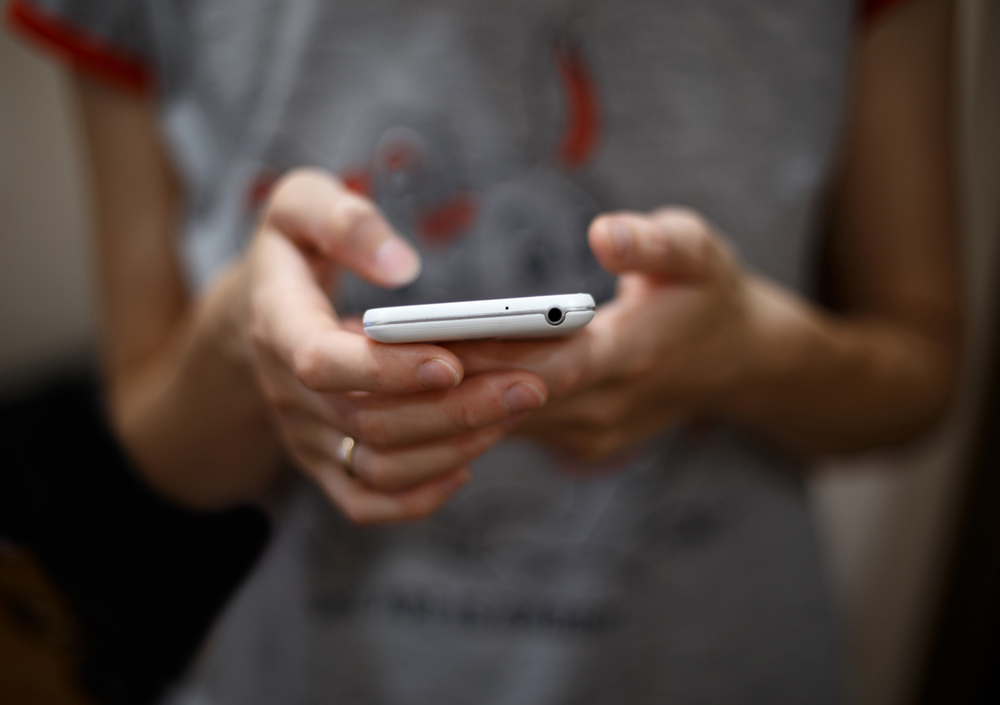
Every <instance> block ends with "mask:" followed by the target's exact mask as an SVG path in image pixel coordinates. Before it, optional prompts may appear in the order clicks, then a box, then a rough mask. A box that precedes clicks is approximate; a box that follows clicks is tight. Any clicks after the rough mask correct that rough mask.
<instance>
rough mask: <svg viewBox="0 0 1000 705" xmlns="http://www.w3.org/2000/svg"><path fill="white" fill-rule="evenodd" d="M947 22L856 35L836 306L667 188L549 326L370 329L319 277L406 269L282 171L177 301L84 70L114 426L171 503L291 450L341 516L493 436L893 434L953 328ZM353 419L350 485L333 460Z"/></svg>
mask: <svg viewBox="0 0 1000 705" xmlns="http://www.w3.org/2000/svg"><path fill="white" fill-rule="evenodd" d="M950 18H951V5H950V3H949V2H945V1H943V0H914V1H913V2H911V3H909V4H906V5H904V6H903V7H901V8H898V9H894V10H891V11H889V12H887V13H885V14H884V16H882V17H880V18H879V19H878V21H877V22H876V23H875V24H874V25H873V26H872V27H870V28H868V29H866V30H865V31H864V32H863V34H862V35H861V36H860V37H859V40H858V44H857V48H856V54H855V57H854V60H855V61H854V68H855V77H854V87H855V89H854V97H853V101H852V103H851V110H850V114H849V121H848V127H847V130H846V133H845V136H844V140H843V149H842V154H841V160H840V163H839V168H838V173H837V179H836V180H835V186H836V188H835V189H834V194H833V201H832V215H833V229H832V235H831V239H830V243H829V248H828V250H829V251H828V257H827V266H828V268H829V273H830V280H831V282H832V283H833V290H832V294H833V298H834V301H835V302H836V303H837V305H838V311H837V313H834V312H832V311H829V310H824V309H821V308H819V307H818V306H816V305H814V304H812V303H809V302H807V301H805V300H803V299H802V298H801V297H799V296H798V295H796V294H794V293H792V292H789V291H787V290H784V289H782V288H780V287H779V286H777V285H776V284H774V283H772V282H769V281H767V280H766V279H764V278H762V277H760V276H757V275H755V274H753V273H751V272H748V271H747V270H746V269H745V268H744V267H742V266H741V264H740V262H739V260H738V258H737V257H736V256H735V255H734V254H733V252H732V250H731V249H730V248H729V247H728V246H727V245H726V243H725V239H724V237H723V236H721V235H720V234H719V233H717V232H715V230H714V229H713V228H712V226H711V224H710V223H708V222H706V220H705V219H704V218H703V217H701V216H700V215H699V214H697V213H694V212H692V211H689V210H686V209H683V208H676V207H668V208H664V209H661V210H657V211H655V212H653V213H633V212H621V213H611V214H606V215H603V216H601V217H599V218H598V219H596V220H595V221H594V222H593V223H592V225H591V227H590V231H589V239H590V245H591V248H592V249H593V251H594V254H595V255H596V257H597V259H598V261H599V262H600V263H601V264H602V266H604V267H605V268H606V269H608V270H609V271H611V272H614V273H617V274H619V275H620V286H619V290H618V294H617V296H616V297H615V298H614V300H612V301H611V302H609V303H608V304H607V305H605V306H603V307H601V308H600V310H599V311H598V313H597V315H596V316H595V318H594V320H593V321H592V322H591V324H590V325H589V326H588V327H587V328H586V329H584V331H582V332H581V333H580V334H578V335H576V336H574V337H572V338H570V339H566V340H562V341H547V342H516V343H514V342H504V343H498V342H465V343H458V344H453V345H448V346H436V345H396V346H388V345H381V344H378V343H375V342H373V341H370V340H368V339H367V338H365V337H364V336H363V335H361V334H360V333H359V330H358V325H357V322H356V321H341V320H340V319H339V318H338V316H337V313H336V311H334V309H333V308H332V306H331V304H330V302H329V298H328V296H327V295H326V293H325V292H327V291H329V290H330V288H331V287H333V286H335V284H336V278H337V276H338V273H339V272H341V271H343V270H351V271H353V272H356V273H357V274H358V275H360V276H361V277H363V278H365V279H367V280H368V281H370V282H373V283H375V284H377V285H380V286H386V287H394V286H400V285H402V284H405V283H407V282H409V281H412V280H413V279H414V278H415V277H416V276H417V275H418V274H419V267H420V263H419V260H418V258H417V255H416V254H415V252H414V251H413V250H412V249H411V248H410V247H409V246H408V245H407V244H406V243H405V242H404V241H403V240H402V239H401V238H399V236H398V235H396V234H395V233H394V232H393V231H392V229H391V227H390V226H389V225H388V224H387V222H386V221H385V220H384V219H383V218H382V216H381V215H380V214H379V213H378V211H377V210H376V208H375V207H374V206H373V205H372V204H371V203H370V202H368V201H366V200H364V199H362V198H360V197H358V196H356V195H353V194H351V193H350V192H348V191H347V190H346V189H345V188H344V187H343V186H342V185H341V184H340V183H339V182H338V181H337V180H336V179H335V178H334V177H332V176H330V175H329V174H325V173H323V172H320V171H316V170H297V171H294V172H292V173H290V174H288V175H286V176H285V177H284V178H283V179H282V180H281V181H280V182H279V184H278V185H277V187H276V189H275V191H274V192H273V194H272V196H271V198H270V200H269V202H268V204H267V206H266V208H265V210H264V212H263V214H262V216H261V219H260V222H259V225H258V227H257V231H256V233H255V236H254V238H253V241H252V244H251V246H250V248H249V250H248V251H247V252H246V254H245V255H244V256H243V257H242V258H240V259H238V260H237V261H235V262H234V263H233V264H232V265H231V266H230V267H229V268H228V269H227V270H226V271H225V272H223V273H222V274H221V275H220V276H219V277H218V278H217V279H216V281H215V282H214V283H213V284H212V285H211V286H210V287H209V288H208V289H207V290H206V291H204V292H203V293H201V294H200V295H199V296H198V297H197V298H189V297H188V295H187V294H186V293H185V287H184V284H183V280H182V277H181V273H180V268H179V264H178V261H177V256H176V252H175V247H174V233H175V232H177V230H178V228H179V220H178V213H179V210H180V208H179V206H180V196H179V191H178V188H177V185H176V179H175V177H174V176H173V173H172V170H171V167H170V164H169V160H168V158H167V156H166V154H165V152H164V149H163V147H162V145H161V143H160V141H159V137H158V134H157V128H156V116H155V113H154V109H153V106H152V105H151V104H150V103H149V102H146V101H143V100H140V99H136V98H134V97H131V96H126V95H123V94H120V93H117V92H115V91H114V90H112V89H109V88H105V87H102V86H99V85H96V84H93V83H89V82H88V81H86V80H85V79H82V78H81V79H78V80H77V81H76V85H77V89H78V94H79V98H80V103H81V106H82V113H83V117H84V127H85V133H86V137H87V142H88V145H89V148H90V163H91V167H92V169H93V175H94V180H93V183H94V184H95V194H94V195H95V201H96V213H97V217H98V222H97V234H98V237H97V248H96V250H97V260H98V265H99V268H100V275H101V276H100V280H101V286H102V292H101V293H102V300H103V305H104V306H103V310H104V336H103V340H104V347H105V351H104V352H105V354H104V360H105V369H106V377H107V382H108V389H109V401H110V409H111V415H112V421H113V424H114V426H115V428H116V430H117V432H118V434H119V436H120V438H121V439H122V441H123V443H124V445H125V447H126V448H127V450H128V452H129V453H130V455H131V457H132V458H133V460H134V461H135V463H136V465H137V466H138V468H139V469H140V470H141V472H142V473H143V474H144V475H145V477H146V478H147V479H148V481H149V482H150V483H151V484H152V485H153V486H154V487H156V488H158V489H159V490H160V491H161V492H163V493H164V494H166V495H167V496H170V497H173V498H174V499H176V500H178V501H180V502H183V503H185V504H188V505H191V506H194V507H205V508H208V507H219V506H225V505H227V504H231V503H233V502H238V501H242V500H245V499H248V498H252V497H256V496H260V495H261V494H262V493H265V492H266V491H267V490H268V488H269V486H270V485H271V484H272V483H273V482H274V481H275V479H276V478H277V477H278V476H279V475H280V474H281V472H282V468H283V467H284V466H285V465H287V464H288V461H290V462H291V464H293V465H295V466H297V467H298V468H299V469H300V470H301V471H303V472H305V473H306V474H307V475H308V476H309V477H311V478H312V479H313V480H314V481H316V482H317V483H318V485H319V486H320V487H321V488H322V489H323V490H324V491H325V492H326V494H327V495H328V496H329V498H330V500H331V501H332V502H333V503H334V504H336V505H337V506H338V507H339V508H340V509H341V510H342V511H343V512H344V514H345V515H346V516H348V517H349V518H350V519H352V520H353V521H355V522H358V523H379V522H391V521H404V520H412V519H416V518H419V517H423V516H426V515H427V514H429V513H431V512H433V511H435V510H436V509H437V508H439V507H440V506H441V505H442V504H443V503H444V502H446V501H447V500H448V498H449V497H450V496H451V495H452V494H453V493H454V492H455V491H456V490H457V489H458V488H459V487H461V486H462V485H463V484H464V483H465V482H466V481H467V480H468V479H469V476H470V470H469V466H468V463H469V461H471V460H472V459H473V458H475V457H476V456H477V455H479V454H481V453H482V452H484V451H485V450H487V449H488V448H489V447H490V446H491V445H493V444H494V443H496V442H497V441H498V440H499V439H500V438H502V437H503V436H504V435H506V434H509V433H518V434H523V435H526V436H530V437H534V438H537V439H543V440H544V441H545V442H547V443H550V444H552V445H554V446H556V447H559V448H562V449H564V450H566V451H568V452H570V453H572V454H574V455H577V456H579V457H582V458H587V459H599V458H605V457H607V456H609V455H611V454H614V453H617V452H619V451H621V450H623V449H626V448H628V447H629V446H630V445H631V444H633V443H635V442H637V441H640V440H642V439H643V438H646V437H649V436H650V435H652V434H655V433H657V432H659V431H662V430H663V429H664V428H666V427H668V426H669V425H671V424H673V423H676V422H677V421H678V420H682V419H688V418H692V417H700V416H711V417H717V418H721V419H725V420H727V421H730V422H733V423H736V424H739V425H742V426H744V427H747V428H749V429H751V430H753V431H755V432H757V433H759V434H761V435H762V436H764V437H767V438H769V439H770V440H772V441H773V442H775V443H776V444H778V445H780V446H782V447H784V448H785V449H786V450H788V451H789V452H792V453H796V454H800V455H804V456H808V455H815V454H826V453H838V452H848V451H854V450H859V449H862V448H867V447H871V446H874V445H878V444H885V443H893V442H898V441H901V440H904V439H906V438H909V437H911V436H913V435H914V434H916V433H919V432H920V431H922V430H924V429H926V428H928V427H929V426H930V425H931V424H933V423H934V421H935V420H936V419H937V418H939V416H940V415H941V413H942V410H943V409H944V408H945V406H946V404H947V401H948V398H949V395H950V393H951V391H952V388H953V386H954V377H955V373H956V372H955V371H956V360H957V356H958V352H959V341H960V338H961V335H960V328H961V322H960V313H959V312H960V309H961V307H960V300H959V285H958V274H957V271H958V268H957V246H956V235H955V227H954V215H953V200H954V199H953V195H952V179H951V170H952V158H951V153H950V141H949V140H950V124H949V114H948V106H949V105H950V82H949V70H950V69H949V66H950V63H949V57H950V51H951V49H950V40H949V37H950V26H951V22H950ZM345 434H346V435H350V436H352V437H353V438H355V439H356V441H357V445H356V447H355V453H354V466H355V474H356V476H355V477H351V476H349V475H348V474H347V473H346V472H345V471H344V470H343V468H342V467H341V464H340V462H339V460H338V455H337V454H338V448H339V445H340V441H341V439H342V438H343V437H344V435H345Z"/></svg>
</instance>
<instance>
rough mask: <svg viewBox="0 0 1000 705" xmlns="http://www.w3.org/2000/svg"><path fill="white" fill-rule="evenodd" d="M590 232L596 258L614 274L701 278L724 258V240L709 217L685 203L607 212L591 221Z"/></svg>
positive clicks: (709, 272) (675, 278) (710, 272)
mask: <svg viewBox="0 0 1000 705" xmlns="http://www.w3.org/2000/svg"><path fill="white" fill-rule="evenodd" d="M588 237H589V240H590V248H591V249H592V250H593V252H594V256H595V257H596V258H597V261H598V262H600V263H601V266H602V267H604V268H605V269H606V270H608V271H609V272H611V273H613V274H621V273H624V272H645V273H647V274H653V275H657V276H660V277H663V278H666V279H670V280H674V281H697V280H700V279H704V278H705V277H707V276H710V275H711V274H712V273H713V270H714V269H715V267H717V266H718V265H719V264H720V262H721V260H723V259H724V251H723V245H722V243H721V242H720V241H719V239H718V237H717V236H716V235H715V233H713V232H712V229H711V228H710V227H709V226H708V224H707V223H706V222H705V220H704V219H703V218H702V217H701V216H699V215H698V214H696V213H694V212H692V211H689V210H685V209H681V208H665V209H662V210H659V211H655V212H654V213H652V214H650V215H643V214H639V213H628V212H621V213H610V214H608V215H603V216H600V217H599V218H597V219H596V220H594V222H593V223H591V226H590V233H589V235H588Z"/></svg>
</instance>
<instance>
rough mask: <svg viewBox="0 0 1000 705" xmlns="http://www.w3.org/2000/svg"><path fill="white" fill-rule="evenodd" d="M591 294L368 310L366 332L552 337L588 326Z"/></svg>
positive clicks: (429, 338) (430, 338) (417, 339)
mask: <svg viewBox="0 0 1000 705" xmlns="http://www.w3.org/2000/svg"><path fill="white" fill-rule="evenodd" d="M594 308H595V304H594V297H593V296H591V295H590V294H555V295H552V296H525V297H520V298H513V299H490V300H486V301H456V302H454V303H447V304H423V305H418V306H391V307H389V308H373V309H369V310H368V311H365V317H364V326H365V333H366V334H367V335H368V337H369V338H372V339H374V340H377V341H379V342H380V343H431V342H439V341H445V340H474V339H477V338H548V337H553V336H560V335H567V334H569V333H572V332H573V331H575V330H579V329H580V328H583V327H584V326H585V325H587V324H588V323H590V319H591V318H593V317H594Z"/></svg>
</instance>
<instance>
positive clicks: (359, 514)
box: [340, 500, 375, 526]
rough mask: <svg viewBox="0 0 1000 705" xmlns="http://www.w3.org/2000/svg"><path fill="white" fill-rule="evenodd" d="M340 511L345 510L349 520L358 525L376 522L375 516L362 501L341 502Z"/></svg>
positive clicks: (344, 512)
mask: <svg viewBox="0 0 1000 705" xmlns="http://www.w3.org/2000/svg"><path fill="white" fill-rule="evenodd" d="M340 511H341V512H343V514H344V516H345V517H347V520H348V521H349V522H351V523H352V524H357V525H358V526H367V525H369V524H374V523H375V517H373V516H372V514H371V512H369V511H368V510H367V508H366V507H365V506H364V505H362V504H361V503H360V502H353V501H350V500H348V501H346V502H342V503H341V504H340Z"/></svg>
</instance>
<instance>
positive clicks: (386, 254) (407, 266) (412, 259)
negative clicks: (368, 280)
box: [375, 237, 420, 286]
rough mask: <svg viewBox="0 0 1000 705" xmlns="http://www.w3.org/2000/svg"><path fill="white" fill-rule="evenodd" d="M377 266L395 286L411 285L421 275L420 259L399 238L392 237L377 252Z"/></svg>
mask: <svg viewBox="0 0 1000 705" xmlns="http://www.w3.org/2000/svg"><path fill="white" fill-rule="evenodd" d="M375 266H376V267H377V268H378V269H379V271H380V272H381V273H382V275H383V276H384V277H385V278H386V279H388V280H389V282H390V283H392V284H393V285H395V286H404V285H406V284H409V283H411V282H412V281H413V280H414V279H416V278H417V276H418V275H419V274H420V258H419V257H418V256H417V254H416V253H415V252H414V251H413V249H412V248H411V247H409V246H408V245H407V244H406V243H404V242H403V241H402V240H400V239H399V238H398V237H390V238H389V239H388V240H386V241H385V242H383V243H382V244H381V246H379V248H378V250H376V251H375Z"/></svg>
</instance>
